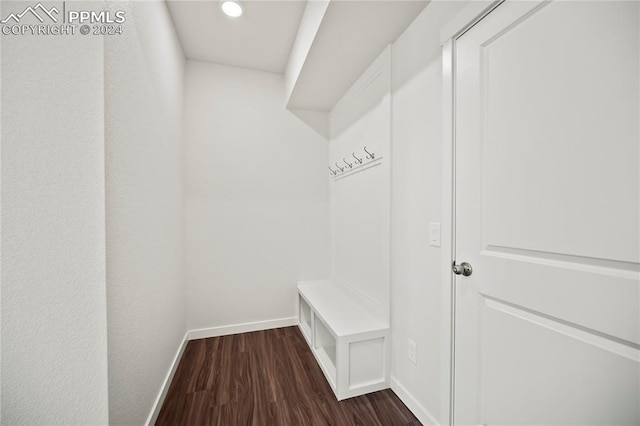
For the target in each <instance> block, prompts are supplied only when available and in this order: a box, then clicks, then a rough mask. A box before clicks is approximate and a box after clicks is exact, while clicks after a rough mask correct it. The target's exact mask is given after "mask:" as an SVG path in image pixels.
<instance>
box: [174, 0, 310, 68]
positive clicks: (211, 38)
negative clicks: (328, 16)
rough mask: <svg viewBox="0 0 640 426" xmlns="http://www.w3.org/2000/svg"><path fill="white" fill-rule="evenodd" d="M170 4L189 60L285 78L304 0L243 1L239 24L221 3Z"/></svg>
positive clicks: (212, 0)
mask: <svg viewBox="0 0 640 426" xmlns="http://www.w3.org/2000/svg"><path fill="white" fill-rule="evenodd" d="M167 3H168V6H169V11H170V12H171V17H172V18H173V24H174V25H175V27H176V31H177V33H178V38H179V39H180V43H181V44H182V49H183V51H184V54H185V56H186V57H187V59H194V60H198V61H207V62H214V63H217V64H222V65H230V66H234V67H241V68H249V69H254V70H258V71H266V72H273V73H278V74H282V73H283V72H284V70H285V67H286V66H287V61H288V59H289V52H290V51H291V46H292V45H293V42H294V40H295V37H296V33H297V31H298V25H299V24H300V18H301V17H302V13H303V12H304V8H305V5H306V0H284V1H277V0H275V1H274V0H249V1H244V0H243V1H242V4H243V6H244V14H243V15H242V16H241V17H240V18H235V19H234V18H229V17H227V16H226V15H224V14H223V13H222V11H221V10H220V8H219V7H218V1H217V0H208V1H202V0H199V1H198V0H195V1H193V0H171V1H168V2H167Z"/></svg>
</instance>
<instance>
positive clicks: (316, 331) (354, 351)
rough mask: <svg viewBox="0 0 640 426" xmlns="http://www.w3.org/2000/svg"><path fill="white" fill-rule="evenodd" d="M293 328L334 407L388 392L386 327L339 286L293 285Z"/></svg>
mask: <svg viewBox="0 0 640 426" xmlns="http://www.w3.org/2000/svg"><path fill="white" fill-rule="evenodd" d="M298 296H299V297H298V302H299V309H298V315H299V327H300V330H301V331H302V334H303V335H304V337H305V339H306V340H307V343H308V344H309V346H310V347H311V351H312V352H313V355H314V356H315V358H316V360H317V361H318V364H320V367H321V368H322V371H323V372H324V375H325V376H326V378H327V381H328V382H329V384H330V385H331V388H332V389H333V392H334V393H335V395H336V398H337V399H338V400H339V401H340V400H342V399H345V398H351V397H354V396H358V395H363V394H365V393H369V392H375V391H379V390H382V389H387V388H388V387H389V366H390V352H389V351H390V349H389V348H390V345H389V324H388V322H387V321H386V320H383V319H381V318H378V317H377V316H376V315H374V314H373V313H372V312H371V311H370V310H367V309H366V308H365V307H364V306H363V305H362V304H361V303H359V301H358V300H357V298H356V297H353V295H351V294H349V292H348V291H346V290H345V289H344V287H343V286H342V285H339V284H336V283H334V282H332V281H300V282H298Z"/></svg>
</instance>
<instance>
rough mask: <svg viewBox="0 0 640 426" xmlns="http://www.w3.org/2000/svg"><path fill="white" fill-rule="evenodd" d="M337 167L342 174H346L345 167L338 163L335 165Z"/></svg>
mask: <svg viewBox="0 0 640 426" xmlns="http://www.w3.org/2000/svg"><path fill="white" fill-rule="evenodd" d="M335 165H336V167H337V168H338V170H340V171H341V172H344V167H340V166H339V165H338V163H335Z"/></svg>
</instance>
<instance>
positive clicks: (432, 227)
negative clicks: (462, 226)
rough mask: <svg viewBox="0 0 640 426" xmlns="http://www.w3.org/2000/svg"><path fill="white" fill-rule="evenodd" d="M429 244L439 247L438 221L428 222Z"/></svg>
mask: <svg viewBox="0 0 640 426" xmlns="http://www.w3.org/2000/svg"><path fill="white" fill-rule="evenodd" d="M429 245H431V246H434V247H440V224H439V223H438V222H431V223H429Z"/></svg>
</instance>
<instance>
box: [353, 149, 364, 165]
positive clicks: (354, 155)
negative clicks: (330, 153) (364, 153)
mask: <svg viewBox="0 0 640 426" xmlns="http://www.w3.org/2000/svg"><path fill="white" fill-rule="evenodd" d="M351 155H352V156H353V158H355V159H356V162H357V163H358V164H362V158H358V157H356V153H355V152H354V153H353V154H351Z"/></svg>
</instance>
